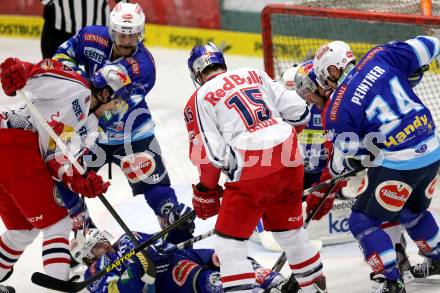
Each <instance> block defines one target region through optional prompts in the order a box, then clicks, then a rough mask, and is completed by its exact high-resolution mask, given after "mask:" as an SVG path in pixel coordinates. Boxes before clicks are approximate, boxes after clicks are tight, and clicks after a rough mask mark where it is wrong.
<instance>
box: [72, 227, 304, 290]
mask: <svg viewBox="0 0 440 293" xmlns="http://www.w3.org/2000/svg"><path fill="white" fill-rule="evenodd" d="M134 234H135V236H136V238H137V239H138V241H139V242H140V243H142V242H145V241H147V240H148V239H149V238H150V237H151V236H152V235H150V234H145V233H141V232H134ZM111 240H112V237H111V235H110V234H109V233H108V232H106V231H102V230H98V229H89V230H88V231H87V233H86V235H85V241H84V243H85V245H77V244H78V243H77V241H78V240H74V241H73V242H72V244H71V247H72V254H73V256H74V257H75V258H76V260H77V261H78V262H80V263H82V264H84V265H86V266H87V270H86V271H85V273H84V278H85V279H88V278H91V277H92V276H93V275H94V274H96V273H98V272H100V271H101V270H102V269H103V268H104V267H105V266H106V265H108V264H109V263H111V262H114V261H116V260H117V259H119V258H120V257H121V256H122V255H124V254H126V253H127V252H129V251H130V250H131V249H132V248H134V247H135V245H133V243H132V241H131V240H130V237H128V235H127V234H124V235H122V236H121V237H120V238H119V239H118V240H117V241H116V242H115V243H113V244H111ZM173 246H174V245H172V244H170V243H168V242H164V241H163V240H159V241H157V242H156V243H155V244H154V245H151V246H150V247H149V248H148V249H147V252H146V255H147V256H148V258H149V259H150V260H151V261H152V262H153V263H154V265H155V266H156V267H157V274H156V279H155V282H154V286H155V292H158V293H160V292H163V293H168V292H179V293H221V292H224V290H223V287H222V283H221V280H220V273H219V267H220V265H219V260H218V258H217V256H216V255H215V254H214V250H213V249H193V248H183V249H174V250H170V248H172V247H173ZM167 250H168V251H167ZM142 258H143V255H142V254H140V253H138V254H137V255H136V256H134V257H133V258H131V259H130V260H128V261H125V262H123V263H122V265H121V267H120V269H118V270H113V271H111V272H109V273H108V274H106V275H105V276H104V277H102V278H101V279H98V280H97V281H95V282H94V283H92V284H91V285H90V286H88V288H87V289H88V290H89V291H90V292H102V293H105V292H121V293H131V292H154V289H153V286H152V285H147V283H148V282H150V280H149V277H148V276H146V275H145V273H144V272H145V270H146V268H145V267H144V265H143V259H142ZM249 259H250V261H251V262H252V267H253V271H252V272H253V274H254V275H253V277H254V279H255V280H256V282H257V285H256V287H255V289H254V290H255V291H254V292H255V293H259V292H272V293H278V292H280V291H279V288H280V287H282V286H285V287H289V288H290V290H291V291H288V292H297V289H295V288H296V287H295V286H296V285H295V284H296V283H295V282H294V280H293V279H292V280H287V279H286V278H284V277H283V276H282V275H281V274H279V273H277V272H273V271H271V270H270V269H266V268H263V267H261V266H260V265H259V264H258V262H256V261H255V260H253V259H251V258H249ZM292 281H293V282H292Z"/></svg>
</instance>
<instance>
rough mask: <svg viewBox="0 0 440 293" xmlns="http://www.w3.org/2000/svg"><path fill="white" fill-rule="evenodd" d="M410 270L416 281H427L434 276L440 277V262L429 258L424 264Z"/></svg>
mask: <svg viewBox="0 0 440 293" xmlns="http://www.w3.org/2000/svg"><path fill="white" fill-rule="evenodd" d="M410 270H411V273H412V275H413V276H414V278H416V279H426V278H428V277H429V276H432V275H440V260H436V259H432V258H428V257H427V258H425V261H424V262H423V263H421V264H418V265H415V266H412V267H411V269H410Z"/></svg>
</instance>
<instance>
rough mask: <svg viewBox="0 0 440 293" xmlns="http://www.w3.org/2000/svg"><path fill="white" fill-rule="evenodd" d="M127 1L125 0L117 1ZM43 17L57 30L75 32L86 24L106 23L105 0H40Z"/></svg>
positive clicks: (107, 13) (107, 7)
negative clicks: (43, 7)
mask: <svg viewBox="0 0 440 293" xmlns="http://www.w3.org/2000/svg"><path fill="white" fill-rule="evenodd" d="M117 2H127V1H117ZM41 3H42V4H43V5H45V9H44V19H45V21H47V22H49V23H51V24H53V27H54V28H55V29H57V30H60V31H64V32H67V33H72V34H74V33H76V32H78V31H79V30H80V29H81V28H82V27H84V26H88V25H108V22H109V14H110V8H109V5H108V1H107V0H41Z"/></svg>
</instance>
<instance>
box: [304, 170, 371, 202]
mask: <svg viewBox="0 0 440 293" xmlns="http://www.w3.org/2000/svg"><path fill="white" fill-rule="evenodd" d="M365 169H366V167H364V166H361V167H359V168H356V169H354V170H351V171H349V172H347V173H344V174H342V175H339V176H338V177H335V178H332V179H328V180H326V181H324V182H322V183H320V184H318V185H315V186H312V187H310V188H307V189H305V190H304V191H303V198H304V197H306V196H307V195H309V194H311V193H312V192H314V191H316V190H319V189H322V188H324V187H326V186H329V185H333V184H336V183H338V182H339V181H342V180H344V179H346V178H347V177H351V176H354V175H356V174H357V173H359V172H361V171H362V170H365Z"/></svg>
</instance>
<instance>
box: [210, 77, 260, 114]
mask: <svg viewBox="0 0 440 293" xmlns="http://www.w3.org/2000/svg"><path fill="white" fill-rule="evenodd" d="M223 81H224V83H223V85H222V86H221V87H220V88H218V89H217V90H215V91H212V92H208V93H207V94H206V95H205V97H204V99H205V100H206V101H208V102H209V103H210V104H211V105H213V106H215V105H216V104H217V103H218V102H219V101H220V100H221V99H222V98H224V97H226V92H228V91H230V90H232V89H234V88H235V87H236V86H241V85H245V84H248V85H252V84H263V81H262V79H261V77H260V76H259V75H258V74H257V73H256V72H255V71H253V70H252V71H248V72H247V75H242V76H240V75H237V74H231V75H228V76H225V77H223Z"/></svg>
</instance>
